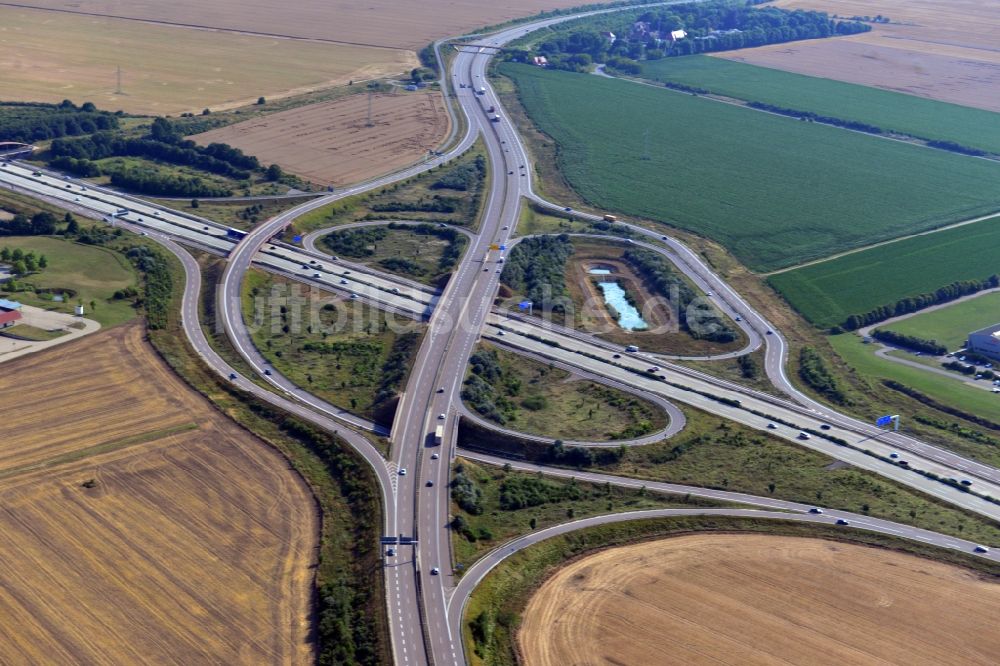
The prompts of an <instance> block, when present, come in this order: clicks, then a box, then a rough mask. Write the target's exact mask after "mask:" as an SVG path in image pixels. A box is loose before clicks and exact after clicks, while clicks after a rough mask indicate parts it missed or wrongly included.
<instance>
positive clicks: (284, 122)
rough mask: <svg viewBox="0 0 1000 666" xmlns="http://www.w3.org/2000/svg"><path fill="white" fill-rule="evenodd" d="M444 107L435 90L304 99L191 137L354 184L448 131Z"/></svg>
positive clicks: (324, 180)
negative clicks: (291, 106)
mask: <svg viewBox="0 0 1000 666" xmlns="http://www.w3.org/2000/svg"><path fill="white" fill-rule="evenodd" d="M448 125H449V119H448V113H447V112H446V111H445V108H444V101H443V100H442V99H441V95H440V94H439V93H436V92H429V91H427V92H407V93H398V94H395V95H374V96H373V97H372V126H371V127H369V126H368V96H367V95H364V94H360V95H351V96H350V97H344V98H342V99H338V100H334V101H331V102H321V103H319V104H310V105H309V106H303V107H299V108H296V109H291V110H289V111H281V112H278V113H273V114H270V115H268V116H265V117H263V118H257V119H254V120H248V121H246V122H242V123H239V124H236V125H229V126H228V127H221V128H219V129H216V130H212V131H211V132H206V133H204V134H199V135H197V136H194V137H191V138H192V139H194V140H195V141H197V142H198V143H201V144H209V143H212V142H221V143H228V144H229V145H231V146H235V147H237V148H240V149H242V150H243V152H245V153H247V154H248V155H256V156H257V158H258V159H259V160H260V161H261V162H262V163H263V164H272V163H273V164H280V165H281V166H282V168H284V169H285V170H286V171H289V172H291V173H294V174H296V175H298V176H301V177H303V178H306V179H308V180H311V181H312V182H314V183H319V184H322V185H327V184H334V185H343V184H347V183H356V182H358V181H362V180H365V179H366V178H370V177H372V176H377V175H380V174H384V173H388V172H390V171H393V170H395V169H397V168H399V167H403V166H406V165H408V164H411V163H413V162H415V161H417V160H419V159H420V158H421V156H424V155H426V154H427V151H428V150H431V149H434V148H436V147H437V146H438V144H439V143H440V142H441V141H442V140H443V139H444V137H445V135H447V133H448Z"/></svg>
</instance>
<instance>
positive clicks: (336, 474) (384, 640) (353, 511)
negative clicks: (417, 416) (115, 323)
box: [149, 256, 391, 666]
mask: <svg viewBox="0 0 1000 666" xmlns="http://www.w3.org/2000/svg"><path fill="white" fill-rule="evenodd" d="M168 263H169V268H170V275H171V277H172V285H171V292H170V294H171V299H170V308H169V310H168V312H167V322H166V325H165V326H164V327H163V328H161V329H159V330H151V331H150V332H149V338H150V341H151V342H152V343H153V346H154V347H155V348H156V349H157V351H158V352H159V353H160V355H161V356H162V357H163V358H164V360H165V361H166V362H167V363H168V364H170V366H171V367H172V368H173V369H174V370H175V371H176V372H177V373H178V374H179V375H180V376H181V377H182V378H183V379H184V380H185V381H186V382H187V383H188V384H189V385H190V386H191V387H192V388H194V389H195V390H196V391H198V392H199V393H201V394H203V395H204V396H205V397H206V398H208V399H209V400H210V401H211V402H212V403H213V404H214V405H215V406H216V408H218V409H219V410H220V411H222V412H223V413H225V414H226V415H228V416H229V417H230V418H232V419H233V420H234V421H236V422H237V423H239V424H240V425H242V426H243V427H244V428H246V429H247V430H248V431H250V432H251V433H253V434H254V435H256V436H257V437H259V438H261V439H262V440H263V441H264V442H266V443H268V444H269V445H271V446H273V447H275V448H276V449H277V450H279V451H280V452H281V453H282V454H283V455H284V456H285V457H286V458H287V459H288V461H289V464H290V465H291V466H292V467H293V468H294V469H295V470H296V472H297V473H299V474H301V475H302V477H303V478H304V479H305V480H306V482H307V483H308V484H309V487H310V489H311V490H312V493H313V496H314V497H315V498H316V502H317V505H318V507H319V510H320V513H321V517H322V520H321V530H322V531H321V534H320V544H319V557H318V565H317V568H316V593H315V597H314V602H315V604H316V605H315V613H314V615H313V623H314V625H313V626H314V627H315V633H314V636H313V638H314V640H316V641H317V663H320V664H344V665H345V666H359V665H361V664H366V665H367V664H389V663H391V656H390V654H389V647H388V645H389V643H388V641H389V638H388V626H387V618H386V616H385V602H384V599H383V595H384V591H383V585H382V568H381V560H380V553H379V549H378V546H377V543H378V537H379V535H380V534H381V529H382V522H381V512H382V509H381V506H380V499H379V492H378V486H377V483H376V481H375V478H374V475H373V474H372V472H371V470H370V469H369V468H368V466H367V465H366V464H365V462H364V461H363V460H362V459H361V458H360V457H359V456H358V455H357V454H356V453H354V451H353V449H351V448H350V446H348V445H347V444H346V443H344V442H343V441H341V440H339V439H337V438H336V437H333V436H331V435H329V434H327V433H322V432H318V431H317V430H315V429H314V428H313V427H312V426H310V425H309V424H307V423H304V422H302V421H300V420H298V419H297V418H295V417H292V416H289V415H288V414H285V413H283V412H280V411H278V410H276V409H274V408H272V407H270V406H269V405H266V404H264V403H261V402H259V401H257V400H256V399H255V398H253V397H251V396H249V395H247V394H244V393H242V392H240V391H238V390H236V389H234V388H233V387H232V385H230V384H229V383H228V382H225V381H224V380H222V379H221V378H219V377H218V376H217V375H215V373H213V372H211V371H210V370H208V368H207V367H206V366H205V365H204V363H203V361H202V360H201V359H200V357H198V356H197V355H196V354H195V353H194V352H193V351H192V350H191V348H190V347H189V346H188V344H187V340H186V338H185V337H184V334H183V331H182V330H181V329H180V320H179V308H180V298H181V293H182V290H183V269H182V268H181V266H180V264H179V262H177V261H176V259H174V258H173V257H172V256H169V257H168ZM213 287H214V285H212V284H206V285H205V288H206V289H212V288H213Z"/></svg>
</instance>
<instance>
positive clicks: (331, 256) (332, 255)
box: [330, 254, 340, 261]
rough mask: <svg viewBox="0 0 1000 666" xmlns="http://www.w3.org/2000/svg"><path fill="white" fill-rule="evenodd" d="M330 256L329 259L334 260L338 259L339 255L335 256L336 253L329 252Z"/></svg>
mask: <svg viewBox="0 0 1000 666" xmlns="http://www.w3.org/2000/svg"><path fill="white" fill-rule="evenodd" d="M330 258H331V259H333V260H334V261H340V257H338V256H337V255H335V254H331V255H330Z"/></svg>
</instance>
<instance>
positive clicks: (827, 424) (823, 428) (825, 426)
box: [819, 423, 830, 430]
mask: <svg viewBox="0 0 1000 666" xmlns="http://www.w3.org/2000/svg"><path fill="white" fill-rule="evenodd" d="M819 429H820V430H829V429H830V424H829V423H821V424H820V426H819Z"/></svg>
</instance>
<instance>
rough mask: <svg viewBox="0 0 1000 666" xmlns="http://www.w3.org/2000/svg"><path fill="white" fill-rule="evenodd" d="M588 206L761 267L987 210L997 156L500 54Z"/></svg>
mask: <svg viewBox="0 0 1000 666" xmlns="http://www.w3.org/2000/svg"><path fill="white" fill-rule="evenodd" d="M501 72H502V73H504V74H506V75H509V76H511V77H513V78H514V80H515V81H516V83H517V85H518V89H519V94H520V96H521V99H522V102H523V104H524V106H525V108H526V110H527V111H528V113H529V114H530V115H531V118H532V119H533V121H534V122H535V123H536V124H537V125H538V127H539V128H540V129H541V130H543V131H544V132H546V133H547V134H549V135H550V136H551V137H553V139H555V141H556V142H557V143H558V144H559V168H560V170H561V171H562V172H563V174H565V176H566V178H567V180H568V181H569V182H570V183H571V184H572V185H573V187H574V188H575V189H576V190H577V192H579V194H580V195H581V196H582V197H583V198H585V199H586V200H588V201H589V202H591V203H592V204H594V205H595V206H599V207H603V208H607V209H611V210H615V211H620V212H622V213H625V214H627V215H639V216H644V217H649V218H653V219H657V220H662V221H664V222H669V223H671V224H673V225H676V226H678V227H681V228H684V229H690V230H692V231H695V232H698V233H702V234H704V235H706V236H709V237H711V238H714V239H716V240H718V241H719V242H721V243H722V244H723V245H725V246H726V247H727V248H729V249H730V250H731V251H732V252H733V253H734V254H735V255H736V256H737V257H738V258H739V259H740V260H742V261H743V262H744V263H746V264H747V265H748V266H750V267H751V268H753V269H755V270H761V271H766V270H773V269H776V268H780V267H782V266H788V265H791V264H795V263H800V262H802V261H806V260H809V259H815V258H819V257H824V256H828V255H830V254H832V253H834V252H837V251H840V250H846V249H849V248H852V247H858V246H863V245H868V244H870V243H873V242H876V241H880V240H886V239H889V238H895V237H898V236H901V235H904V234H907V233H912V232H915V231H922V230H927V229H931V228H934V227H937V226H941V225H943V224H947V223H949V222H953V221H955V220H959V219H964V218H971V217H975V216H976V215H982V214H985V213H988V212H992V211H994V210H1000V165H998V164H994V163H991V162H988V161H985V160H977V159H971V158H968V157H964V156H960V155H955V154H952V153H946V152H944V151H939V150H931V149H927V148H923V147H919V146H914V145H910V144H904V143H900V142H894V141H887V140H884V139H880V138H876V137H871V136H867V135H863V134H859V133H856V132H847V131H844V130H842V129H838V128H835V127H828V126H824V125H818V124H815V123H804V122H800V121H797V120H792V119H789V118H785V117H779V116H774V115H770V114H764V113H759V112H756V111H753V110H751V109H746V108H741V107H737V106H732V105H728V104H720V103H718V102H714V101H711V100H707V99H703V98H700V97H693V96H691V95H684V94H678V93H675V92H672V91H668V90H658V89H656V88H654V87H650V86H640V85H636V84H634V83H631V82H628V81H618V80H613V79H605V78H601V77H596V76H591V75H586V74H572V73H568V72H557V71H548V70H543V69H540V68H537V67H529V66H527V65H516V64H510V63H505V64H504V65H503V66H502V67H501Z"/></svg>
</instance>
